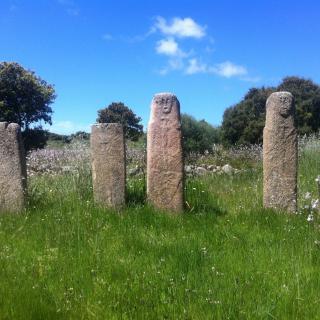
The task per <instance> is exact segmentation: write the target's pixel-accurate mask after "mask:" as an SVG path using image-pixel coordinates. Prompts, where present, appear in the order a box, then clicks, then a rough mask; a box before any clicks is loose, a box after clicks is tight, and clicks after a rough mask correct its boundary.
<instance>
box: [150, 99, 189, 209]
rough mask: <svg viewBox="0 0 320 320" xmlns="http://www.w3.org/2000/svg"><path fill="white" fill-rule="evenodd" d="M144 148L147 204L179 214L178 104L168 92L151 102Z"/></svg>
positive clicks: (180, 174)
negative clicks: (146, 140) (145, 149)
mask: <svg viewBox="0 0 320 320" xmlns="http://www.w3.org/2000/svg"><path fill="white" fill-rule="evenodd" d="M147 148H148V149H147V196H148V201H149V202H150V203H151V204H153V205H154V206H155V207H156V208H159V209H162V210H166V211H170V212H174V213H178V212H181V211H183V207H184V199H183V187H184V181H183V169H184V165H183V155H182V134H181V122H180V104H179V101H178V99H177V98H176V96H174V95H173V94H171V93H159V94H156V95H155V96H154V98H153V100H152V104H151V116H150V121H149V125H148V142H147Z"/></svg>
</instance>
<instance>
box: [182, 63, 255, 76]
mask: <svg viewBox="0 0 320 320" xmlns="http://www.w3.org/2000/svg"><path fill="white" fill-rule="evenodd" d="M197 73H212V74H217V75H219V76H221V77H225V78H231V77H240V76H246V75H247V74H248V71H247V69H246V68H245V67H244V66H240V65H236V64H234V63H232V62H230V61H225V62H222V63H218V64H216V65H214V66H209V65H207V64H205V63H202V62H200V61H199V60H198V59H196V58H193V59H189V61H188V65H187V67H186V69H185V74H188V75H192V74H197ZM241 80H244V81H250V80H252V78H249V77H242V78H241ZM255 80H256V79H255Z"/></svg>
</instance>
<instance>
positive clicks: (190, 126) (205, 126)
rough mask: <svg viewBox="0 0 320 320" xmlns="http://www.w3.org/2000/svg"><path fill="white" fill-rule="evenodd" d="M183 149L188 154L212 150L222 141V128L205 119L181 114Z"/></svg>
mask: <svg viewBox="0 0 320 320" xmlns="http://www.w3.org/2000/svg"><path fill="white" fill-rule="evenodd" d="M181 125H182V135H183V149H184V152H185V153H186V154H189V153H192V152H196V153H201V154H203V153H204V152H205V151H209V152H211V150H212V147H213V145H214V144H215V143H219V142H220V130H219V128H216V127H213V126H212V125H211V124H209V123H208V122H206V121H205V120H200V121H198V120H196V119H195V118H194V117H192V116H190V115H188V114H182V116H181Z"/></svg>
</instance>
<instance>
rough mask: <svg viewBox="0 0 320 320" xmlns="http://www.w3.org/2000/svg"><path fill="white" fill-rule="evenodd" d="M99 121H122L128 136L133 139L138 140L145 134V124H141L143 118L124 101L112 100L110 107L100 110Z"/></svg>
mask: <svg viewBox="0 0 320 320" xmlns="http://www.w3.org/2000/svg"><path fill="white" fill-rule="evenodd" d="M97 122H98V123H121V124H122V125H123V127H124V131H125V135H126V138H127V139H129V140H132V141H137V140H138V139H139V137H140V136H141V135H142V134H143V126H142V125H141V124H140V122H141V118H140V117H138V116H137V115H136V114H135V113H134V112H133V111H132V110H131V109H130V108H129V107H127V106H125V105H124V104H123V103H122V102H112V103H111V104H110V105H109V106H108V107H106V108H104V109H101V110H99V111H98V118H97Z"/></svg>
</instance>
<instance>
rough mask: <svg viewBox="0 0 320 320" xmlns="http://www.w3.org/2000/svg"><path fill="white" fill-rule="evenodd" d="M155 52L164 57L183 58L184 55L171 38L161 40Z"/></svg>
mask: <svg viewBox="0 0 320 320" xmlns="http://www.w3.org/2000/svg"><path fill="white" fill-rule="evenodd" d="M156 52H157V53H158V54H164V55H166V56H179V57H184V56H186V54H185V53H184V52H183V51H182V50H181V49H180V48H179V45H178V43H177V42H176V41H175V40H174V39H173V38H167V39H162V40H159V41H158V42H157V45H156Z"/></svg>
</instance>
